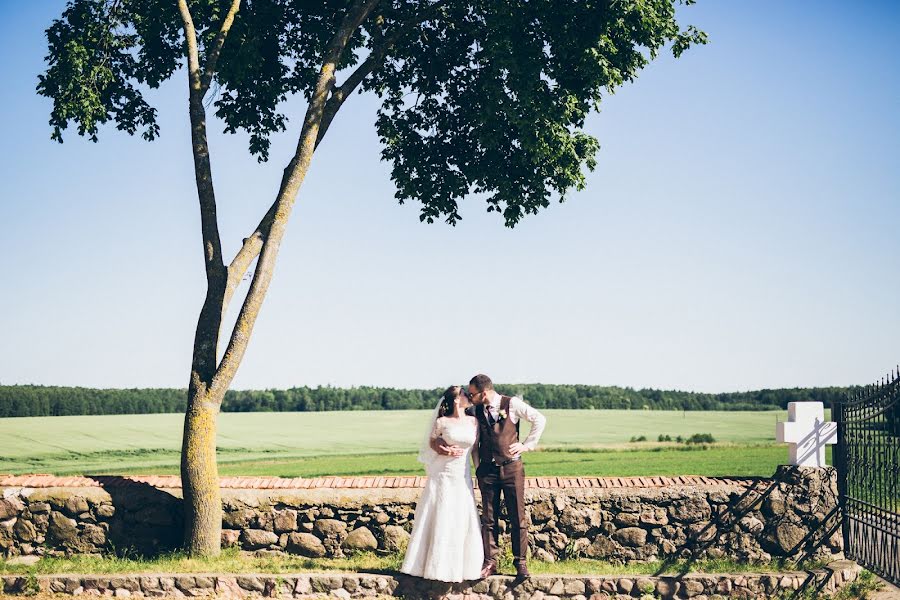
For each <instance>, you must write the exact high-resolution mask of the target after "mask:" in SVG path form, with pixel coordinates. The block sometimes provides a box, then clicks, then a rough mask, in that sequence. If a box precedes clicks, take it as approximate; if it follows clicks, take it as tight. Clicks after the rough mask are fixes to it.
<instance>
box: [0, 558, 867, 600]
mask: <svg viewBox="0 0 900 600" xmlns="http://www.w3.org/2000/svg"><path fill="white" fill-rule="evenodd" d="M858 574H859V567H857V566H856V565H855V564H854V563H851V562H849V561H836V562H834V563H831V564H829V565H828V566H827V567H825V568H821V569H816V570H813V571H808V572H788V573H744V574H699V573H689V574H686V575H681V576H662V577H648V576H643V575H618V576H605V577H604V576H596V575H590V576H585V575H581V576H578V575H570V576H559V575H538V576H535V577H532V578H530V579H529V580H527V581H524V582H520V581H515V580H514V579H513V578H511V577H497V576H495V577H491V578H490V579H489V580H485V581H478V582H465V583H458V584H449V583H441V582H436V581H427V580H423V579H419V578H417V577H407V576H404V575H397V576H393V577H392V576H389V575H381V574H366V573H290V574H280V575H257V574H246V575H233V574H227V575H226V574H216V573H209V574H197V573H194V574H177V573H165V574H154V573H141V574H135V575H127V574H126V575H110V576H102V575H49V576H42V577H37V578H34V579H29V578H27V577H24V576H20V575H6V576H0V592H4V593H7V594H28V593H34V592H37V591H42V592H50V593H58V594H72V595H86V596H112V597H116V598H129V597H135V596H136V597H165V598H172V597H197V596H216V597H227V598H244V597H259V596H266V597H279V598H292V597H293V598H323V597H330V598H342V599H344V600H346V599H349V598H374V597H381V598H384V597H392V596H393V597H399V598H416V599H425V598H435V599H437V598H440V599H445V600H494V599H505V600H509V599H515V600H526V599H527V600H563V599H565V600H588V598H589V599H590V600H610V599H613V598H614V599H616V600H630V599H632V598H638V597H648V596H649V597H652V598H661V599H662V600H669V599H670V598H694V599H695V600H725V599H726V598H743V599H750V598H760V599H762V598H767V599H768V598H779V597H781V598H795V597H801V596H804V592H806V594H809V595H816V596H820V595H821V594H829V593H831V592H834V591H836V590H837V589H840V588H841V587H843V586H844V585H846V584H847V583H850V582H852V581H854V580H856V578H857V577H858Z"/></svg>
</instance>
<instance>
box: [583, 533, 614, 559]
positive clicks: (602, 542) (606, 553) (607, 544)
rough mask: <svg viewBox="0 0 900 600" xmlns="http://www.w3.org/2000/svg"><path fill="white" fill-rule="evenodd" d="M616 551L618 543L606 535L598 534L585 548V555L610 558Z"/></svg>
mask: <svg viewBox="0 0 900 600" xmlns="http://www.w3.org/2000/svg"><path fill="white" fill-rule="evenodd" d="M615 551H616V543H615V542H614V541H612V540H611V539H609V538H608V537H606V536H605V535H598V536H596V537H595V538H594V541H593V543H591V545H590V546H588V547H587V548H585V550H584V555H585V556H587V557H588V558H609V557H610V556H612V555H613V553H614V552H615Z"/></svg>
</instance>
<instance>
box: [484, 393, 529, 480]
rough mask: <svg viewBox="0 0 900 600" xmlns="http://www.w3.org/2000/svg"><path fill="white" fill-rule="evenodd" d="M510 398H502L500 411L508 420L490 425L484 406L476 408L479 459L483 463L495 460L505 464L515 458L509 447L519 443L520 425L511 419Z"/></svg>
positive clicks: (487, 412) (501, 419)
mask: <svg viewBox="0 0 900 600" xmlns="http://www.w3.org/2000/svg"><path fill="white" fill-rule="evenodd" d="M509 401H510V397H509V396H500V411H501V412H504V413H506V418H502V417H499V418H498V422H497V423H494V425H493V427H492V426H491V425H490V421H489V420H490V418H491V417H490V414H489V411H488V409H487V407H486V406H485V405H484V404H479V405H477V406H476V407H475V418H476V419H478V435H479V442H478V458H479V459H480V461H481V462H482V463H489V462H491V459H493V460H494V461H495V462H496V463H497V464H500V463H504V462H506V461H508V460H509V459H511V458H512V457H513V456H512V454H510V453H509V446H510V444H513V443H515V442H518V441H519V424H518V423H515V424H514V423H513V422H512V419H510V418H509Z"/></svg>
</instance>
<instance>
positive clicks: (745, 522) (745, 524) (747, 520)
mask: <svg viewBox="0 0 900 600" xmlns="http://www.w3.org/2000/svg"><path fill="white" fill-rule="evenodd" d="M740 525H741V529H743V530H744V531H749V532H750V533H756V532H758V531H762V530H763V527H764V525H763V522H762V521H760V520H759V519H757V518H756V517H754V516H753V515H747V516H746V517H744V518H742V519H741V520H740Z"/></svg>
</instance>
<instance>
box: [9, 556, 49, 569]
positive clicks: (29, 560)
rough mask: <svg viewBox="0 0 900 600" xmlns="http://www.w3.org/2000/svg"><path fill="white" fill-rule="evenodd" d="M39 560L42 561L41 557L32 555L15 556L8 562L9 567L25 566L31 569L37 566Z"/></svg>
mask: <svg viewBox="0 0 900 600" xmlns="http://www.w3.org/2000/svg"><path fill="white" fill-rule="evenodd" d="M39 560H41V557H40V556H35V555H34V554H30V555H28V556H13V557H12V558H10V559H8V560H7V561H6V564H7V565H24V566H27V567H30V566H31V565H34V564H36V563H37V562H38V561H39Z"/></svg>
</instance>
